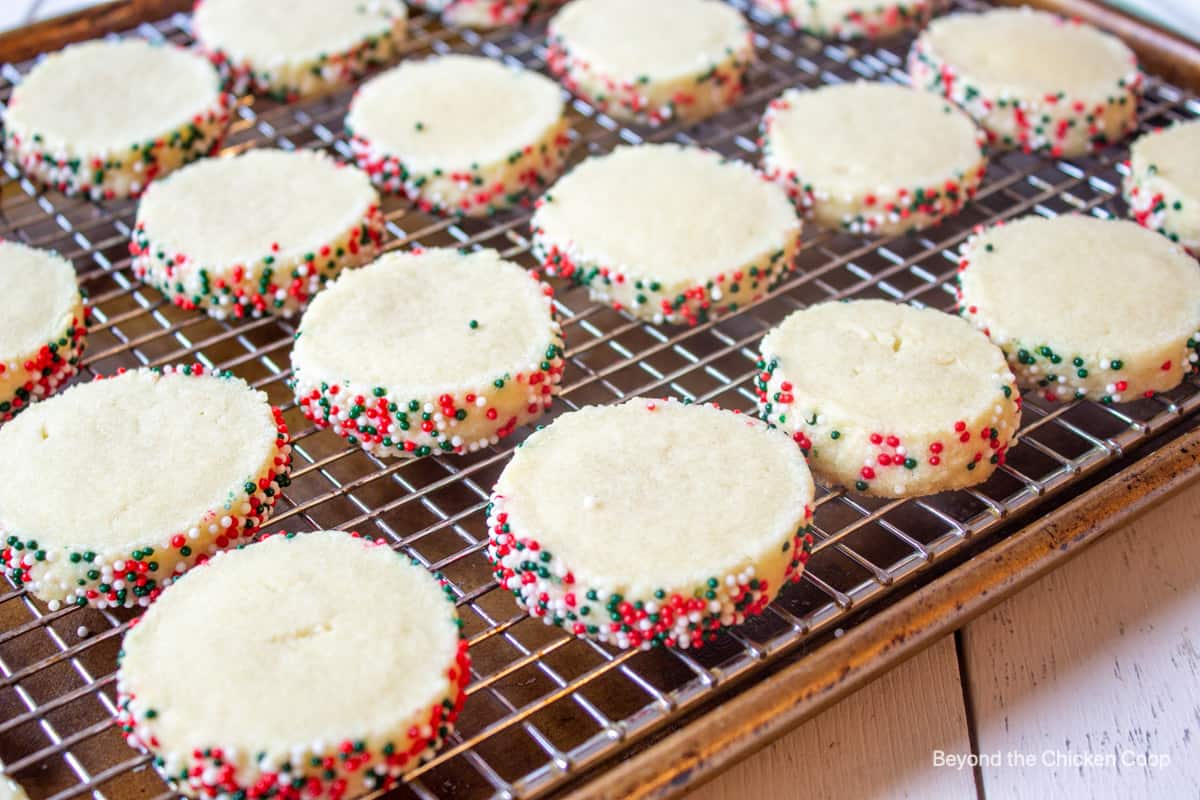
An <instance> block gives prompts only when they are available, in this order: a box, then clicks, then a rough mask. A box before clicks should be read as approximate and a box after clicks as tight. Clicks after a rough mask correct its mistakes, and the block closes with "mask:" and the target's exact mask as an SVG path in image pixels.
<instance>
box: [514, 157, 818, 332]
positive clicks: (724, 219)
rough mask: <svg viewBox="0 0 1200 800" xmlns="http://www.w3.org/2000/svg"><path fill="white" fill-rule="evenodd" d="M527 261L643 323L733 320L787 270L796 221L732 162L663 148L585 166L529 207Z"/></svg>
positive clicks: (782, 199)
mask: <svg viewBox="0 0 1200 800" xmlns="http://www.w3.org/2000/svg"><path fill="white" fill-rule="evenodd" d="M530 224H531V226H532V228H533V245H532V247H533V253H534V255H535V256H536V257H537V258H538V259H539V260H540V261H541V262H542V264H543V266H544V267H545V270H546V273H547V274H549V275H557V276H562V277H564V278H569V279H570V280H571V281H573V282H574V283H576V284H578V285H585V286H588V287H589V289H590V291H591V295H592V298H593V299H595V300H598V301H600V302H604V303H611V304H612V305H613V306H614V307H615V308H617V309H618V310H622V309H623V310H627V311H629V312H630V313H632V314H634V315H635V316H637V317H640V318H642V319H648V320H652V321H654V322H671V323H688V324H696V323H697V322H702V321H704V320H707V319H708V318H709V315H710V314H715V313H719V312H728V311H736V310H737V309H738V308H739V307H741V306H743V305H745V304H747V303H750V302H753V301H755V300H757V299H759V298H761V297H762V296H763V295H765V294H766V293H767V291H769V290H770V289H772V288H773V287H774V286H775V285H776V284H778V283H779V282H780V281H782V280H783V279H784V278H785V277H786V276H787V275H788V273H790V272H791V271H792V270H793V269H794V268H795V260H796V253H797V252H798V251H799V249H800V220H799V219H798V218H797V217H796V210H795V208H794V207H793V206H792V203H791V201H790V200H789V199H788V196H787V193H786V192H785V191H784V190H783V189H782V188H781V187H780V186H778V185H776V184H774V183H771V182H769V181H767V180H765V179H764V177H763V175H762V174H761V173H759V172H758V171H757V170H755V169H754V168H753V167H751V166H749V165H748V164H745V163H743V162H741V161H727V160H724V159H723V158H722V157H721V156H719V155H717V154H716V153H712V152H709V151H706V150H700V149H697V148H689V147H680V146H679V145H674V144H663V145H640V146H637V147H619V148H617V149H616V150H614V151H613V152H612V153H610V154H608V155H603V156H597V157H595V158H590V159H588V160H587V161H585V162H583V163H582V164H580V165H579V166H578V167H576V168H575V169H574V170H573V171H572V172H571V173H570V174H568V175H567V176H565V177H564V178H562V180H560V181H559V182H558V183H556V184H555V185H554V186H553V187H552V188H551V190H550V191H549V192H547V193H546V194H545V195H544V196H543V197H542V198H540V199H539V200H538V202H537V211H535V212H534V215H533V219H532V221H531V222H530Z"/></svg>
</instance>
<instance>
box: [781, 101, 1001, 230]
mask: <svg viewBox="0 0 1200 800" xmlns="http://www.w3.org/2000/svg"><path fill="white" fill-rule="evenodd" d="M983 141H984V136H983V133H982V131H980V130H979V129H978V128H976V127H975V123H974V122H973V121H972V120H971V118H970V117H968V116H967V115H966V114H964V113H963V112H962V111H960V110H959V109H957V108H956V107H955V106H953V105H952V104H951V103H949V102H948V101H946V100H943V99H941V98H938V97H934V96H933V95H931V94H929V93H927V92H914V91H913V90H911V89H906V88H904V87H901V86H894V85H889V84H882V83H847V84H840V85H836V86H825V87H822V88H820V89H807V90H799V89H790V90H788V91H787V92H784V93H783V96H782V97H780V98H778V99H776V100H774V101H772V102H771V104H770V106H768V108H767V113H766V115H765V116H764V117H763V123H762V151H763V170H764V171H765V172H766V173H767V175H768V176H769V177H771V178H772V179H774V180H776V181H778V182H779V183H780V184H781V185H782V186H783V187H784V188H785V189H787V191H788V194H789V195H790V196H791V198H792V199H793V200H794V201H795V202H796V204H797V206H798V207H799V209H800V211H801V213H803V214H804V215H805V216H807V217H809V218H811V219H813V220H815V221H816V222H818V223H819V224H821V225H823V226H825V227H828V228H835V229H841V230H845V231H849V232H850V233H872V234H895V233H902V232H904V231H911V230H919V229H921V228H927V227H929V226H930V225H933V224H935V223H937V222H939V221H940V220H942V219H943V218H945V217H947V216H949V215H951V214H956V213H958V211H960V210H961V209H962V207H963V205H964V204H965V203H966V202H967V200H969V199H971V198H972V197H974V196H975V192H976V190H977V189H978V188H979V184H980V182H981V181H982V180H983V174H984V171H985V170H986V169H987V157H986V156H985V155H984V152H983V146H982V145H983Z"/></svg>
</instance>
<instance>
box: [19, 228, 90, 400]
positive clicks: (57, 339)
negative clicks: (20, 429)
mask: <svg viewBox="0 0 1200 800" xmlns="http://www.w3.org/2000/svg"><path fill="white" fill-rule="evenodd" d="M86 339H87V326H86V318H85V311H84V306H83V297H82V296H81V295H80V293H79V287H78V286H77V285H76V283H75V268H74V267H72V266H71V262H70V261H67V260H66V259H65V258H61V257H59V256H57V255H55V254H53V253H48V252H46V251H44V250H36V249H34V248H32V247H26V246H25V245H22V244H17V243H16V242H5V241H0V422H6V421H8V420H10V419H12V418H13V417H14V416H16V415H17V414H18V413H19V412H21V411H22V410H24V409H25V408H27V407H28V406H29V404H30V403H32V402H34V401H36V400H40V399H42V398H43V397H48V396H50V395H51V394H53V393H54V390H55V389H57V388H58V387H59V386H60V385H62V383H63V382H65V381H66V380H67V379H68V378H70V377H71V376H72V375H74V374H75V372H76V371H77V370H78V367H79V357H80V355H81V354H82V353H83V348H84V344H85V342H86Z"/></svg>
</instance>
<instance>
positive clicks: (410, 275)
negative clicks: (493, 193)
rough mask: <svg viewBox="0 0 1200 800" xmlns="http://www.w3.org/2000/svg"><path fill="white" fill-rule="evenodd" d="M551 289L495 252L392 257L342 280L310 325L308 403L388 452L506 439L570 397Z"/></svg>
mask: <svg viewBox="0 0 1200 800" xmlns="http://www.w3.org/2000/svg"><path fill="white" fill-rule="evenodd" d="M550 294H551V292H550V288H549V287H548V286H546V285H545V284H543V283H540V282H539V281H538V280H537V278H536V277H535V276H533V275H531V274H530V273H527V272H525V270H523V269H521V268H520V267H518V266H517V265H516V264H512V263H510V262H507V261H504V260H502V259H501V258H500V255H499V254H498V253H496V251H494V250H483V251H479V252H475V253H470V254H463V253H461V252H459V251H458V250H427V251H424V252H421V253H415V252H414V253H388V254H386V255H384V256H383V257H382V258H380V259H379V260H378V261H376V262H375V263H373V264H371V265H369V266H367V267H363V268H362V269H358V270H353V271H351V272H347V273H345V274H344V275H342V276H341V277H340V278H339V279H338V280H337V281H336V282H335V283H334V284H333V285H332V286H331V287H330V288H329V289H328V290H326V291H325V292H323V293H321V294H320V295H318V296H317V299H316V300H315V301H313V303H312V305H311V306H310V307H309V309H308V311H307V312H305V314H304V317H303V318H302V319H301V320H300V331H299V332H298V333H297V334H296V343H295V346H294V347H293V348H292V372H293V375H294V378H293V381H294V383H293V388H294V389H295V392H296V402H297V403H298V404H299V405H300V410H301V411H302V412H303V413H304V415H305V416H306V417H308V418H309V419H311V420H312V421H313V422H315V423H316V424H317V425H318V427H322V428H329V429H331V430H332V431H333V432H334V433H336V434H338V435H339V436H344V437H345V438H346V439H348V440H349V441H350V442H351V443H352V444H358V445H360V446H361V447H362V448H363V449H364V450H366V451H367V452H369V453H373V454H375V455H379V456H424V455H428V454H430V453H434V454H439V455H440V454H443V453H466V452H475V451H476V450H478V449H480V448H481V447H487V446H488V445H492V444H496V443H497V442H498V441H500V439H502V438H504V437H506V436H508V435H509V434H510V433H512V432H513V430H515V429H516V427H517V426H518V425H524V424H526V423H528V422H531V421H533V420H535V419H537V418H538V417H540V416H541V415H542V413H543V412H544V411H545V410H546V409H548V408H549V407H550V404H551V402H552V401H553V398H554V395H555V394H557V393H558V388H559V383H560V381H561V380H562V370H563V339H562V331H561V330H560V328H559V326H558V323H557V322H556V321H555V318H554V308H553V305H552V304H551V301H550Z"/></svg>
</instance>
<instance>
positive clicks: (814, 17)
mask: <svg viewBox="0 0 1200 800" xmlns="http://www.w3.org/2000/svg"><path fill="white" fill-rule="evenodd" d="M752 1H753V4H754V5H755V6H756V7H758V8H760V9H762V10H763V11H766V12H767V13H768V14H774V15H776V16H780V17H784V18H785V19H787V20H788V21H789V22H791V24H792V25H793V26H794V27H796V28H797V29H799V30H802V31H804V32H806V33H810V34H812V35H813V36H820V37H822V38H825V39H842V40H847V39H858V38H868V39H876V38H882V37H884V36H892V35H894V34H897V33H901V32H903V31H908V30H914V29H917V28H920V27H921V26H923V25H924V24H925V23H926V22H928V21H929V17H930V16H931V15H932V14H933V12H934V10H935V7H936V6H940V5H941V3H940V2H938V0H889V2H885V3H880V2H875V1H874V0H752Z"/></svg>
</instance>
